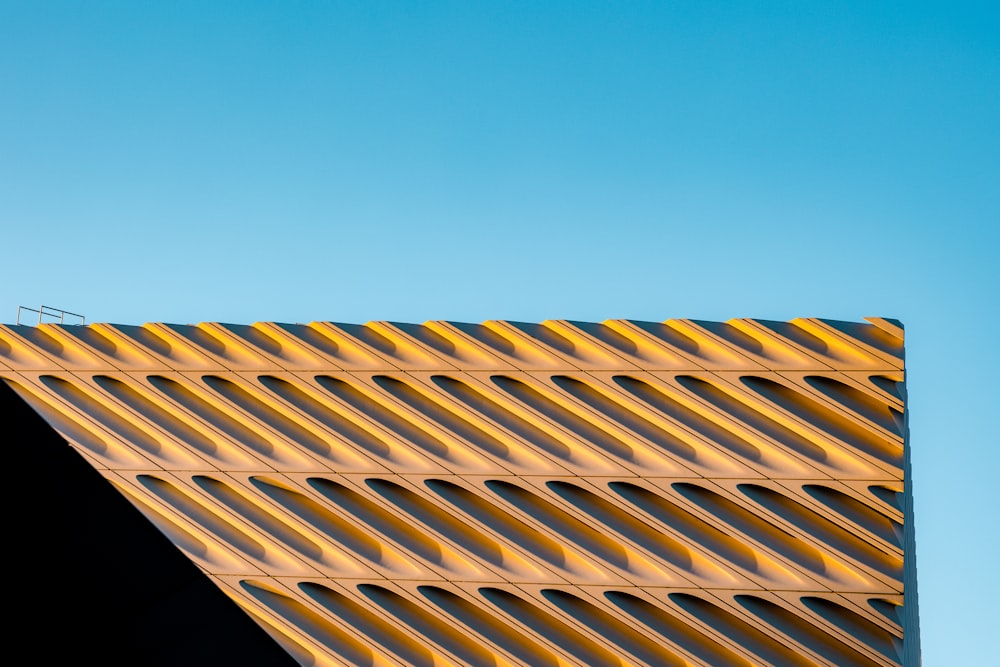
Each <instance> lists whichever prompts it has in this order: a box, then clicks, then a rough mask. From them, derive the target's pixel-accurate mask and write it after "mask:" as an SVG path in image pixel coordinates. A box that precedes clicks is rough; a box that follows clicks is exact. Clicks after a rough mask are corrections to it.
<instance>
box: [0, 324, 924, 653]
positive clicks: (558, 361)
mask: <svg viewBox="0 0 1000 667" xmlns="http://www.w3.org/2000/svg"><path fill="white" fill-rule="evenodd" d="M0 378H2V379H4V380H6V381H7V382H8V383H9V384H10V385H11V386H12V387H13V388H14V389H15V390H16V391H17V392H18V393H19V394H20V395H21V396H22V398H24V399H25V400H26V401H27V402H28V403H29V404H30V405H31V406H32V407H33V408H34V409H35V410H37V411H38V412H39V413H40V414H41V415H42V416H43V417H45V419H46V420H47V421H48V422H49V423H50V424H51V425H52V426H53V427H54V428H56V430H58V431H59V432H60V433H61V434H62V435H63V436H64V437H65V438H66V439H67V441H69V442H70V443H71V444H72V445H73V446H74V447H76V448H77V449H78V450H79V451H80V452H81V453H82V454H83V455H84V456H85V457H86V458H87V459H88V460H89V461H90V462H91V463H92V464H93V465H94V467H95V468H97V469H98V470H100V471H101V472H102V473H103V474H104V476H105V477H106V478H107V479H108V480H110V481H111V482H112V483H113V484H114V485H115V487H116V488H118V490H119V491H121V493H123V494H124V495H125V496H126V497H127V498H128V499H129V500H130V501H131V502H132V503H133V504H135V505H136V506H137V507H138V508H140V509H141V510H142V511H143V513H144V514H145V515H146V516H147V517H148V518H149V519H150V520H151V521H152V522H153V523H155V524H156V525H157V526H158V527H159V528H160V529H161V530H162V531H163V532H164V533H166V534H167V535H168V536H169V537H170V538H171V540H172V541H173V542H174V543H175V544H176V545H177V546H178V547H179V548H180V549H182V550H183V551H184V552H185V553H186V554H187V555H188V556H189V557H190V558H191V559H192V560H194V561H195V562H196V563H197V564H198V565H199V566H200V567H201V569H202V570H203V571H204V572H205V573H206V574H207V575H208V576H209V577H211V578H212V579H213V580H214V581H215V582H216V584H217V585H218V586H220V587H221V588H222V589H223V590H225V591H226V592H227V593H228V594H229V595H230V596H231V597H232V598H233V599H235V600H236V601H237V602H238V603H239V604H240V605H241V606H242V607H243V608H244V609H245V610H246V611H247V613H249V614H250V615H251V616H252V617H254V618H255V619H256V620H257V621H258V622H259V623H260V624H261V625H263V626H264V627H265V628H266V629H267V630H268V631H269V632H270V633H271V634H272V635H273V636H274V637H275V638H276V639H277V640H278V641H279V642H280V643H281V644H282V645H283V646H285V647H286V649H287V650H288V651H289V652H290V653H291V654H292V655H293V656H294V657H296V658H297V659H298V660H299V662H301V663H302V664H316V665H335V664H353V665H400V664H404V665H441V664H468V665H519V664H525V665H572V664H582V665H632V664H648V665H760V664H770V665H894V664H901V663H902V662H903V658H904V654H907V655H909V654H910V653H911V652H912V650H911V649H908V648H907V647H906V646H905V643H904V641H903V637H904V632H903V629H904V627H911V622H910V621H908V620H907V618H906V617H905V616H906V615H905V614H904V613H903V612H902V610H903V609H904V607H903V600H904V581H906V582H907V584H908V585H910V586H912V584H911V583H910V580H911V579H912V575H911V574H910V571H911V570H912V564H911V563H907V564H906V565H905V566H904V560H905V558H904V556H906V557H907V558H909V554H910V551H911V550H912V546H909V545H910V543H911V542H912V526H911V525H910V524H911V523H912V522H911V517H910V515H909V512H910V510H909V505H908V503H907V500H908V497H907V493H905V492H908V490H907V489H906V488H905V477H906V474H905V470H906V467H907V456H906V454H907V452H906V425H905V417H904V415H905V391H904V386H905V385H904V363H903V333H902V329H901V327H900V326H899V325H898V324H896V323H895V322H893V321H889V320H882V319H874V318H873V319H871V320H869V321H868V322H865V323H851V322H834V321H828V320H818V319H800V320H793V321H791V322H771V321H762V320H749V319H743V320H731V321H729V322H724V323H721V322H700V321H691V320H668V321H666V322H661V323H649V322H634V321H623V320H615V321H606V322H603V323H579V322H567V321H547V322H543V323H541V324H525V323H515V322H504V321H490V322H485V323H482V324H462V323H452V322H427V323H425V324H423V325H408V324H398V323H388V322H371V323H368V324H366V325H346V324H337V323H330V322H316V323H312V324H308V325H289V324H279V323H257V324H254V325H251V326H236V325H227V324H219V323H203V324H199V325H185V326H181V325H171V324H158V323H156V324H146V325H144V326H120V325H109V324H92V325H89V326H62V325H40V326H38V327H25V326H0ZM42 483H43V482H42ZM908 531H910V532H908ZM914 606H915V605H909V606H908V607H907V608H905V609H906V612H907V613H910V614H912V613H915V610H914V609H913V607H914ZM911 632H912V631H911ZM913 641H914V640H913V639H912V638H911V637H910V636H909V635H907V642H913Z"/></svg>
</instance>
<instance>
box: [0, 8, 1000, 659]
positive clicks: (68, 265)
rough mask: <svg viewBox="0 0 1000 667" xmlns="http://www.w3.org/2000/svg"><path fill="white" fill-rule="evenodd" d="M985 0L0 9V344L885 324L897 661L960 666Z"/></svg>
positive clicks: (990, 22)
mask: <svg viewBox="0 0 1000 667" xmlns="http://www.w3.org/2000/svg"><path fill="white" fill-rule="evenodd" d="M998 228H1000V3H996V2H978V3H972V2H960V1H950V2H919V1H910V2H870V1H868V2H802V1H801V0H798V1H791V0H790V1H788V2H696V1H691V2H665V1H659V2H589V1H586V0H574V1H573V2H561V1H557V0H547V1H545V2H517V1H508V2H493V3H477V2H469V1H466V2H457V1H456V2H413V3H402V2H401V3H395V2H376V1H369V2H361V1H357V2H333V1H331V2H294V1H291V0H287V1H284V2H251V1H242V2H223V1H213V2H204V1H197V2H187V1H183V0H182V1H171V2H160V3H149V2H125V1H123V2H102V1H98V0H90V1H87V2H84V1H79V2H56V1H45V0H30V1H24V2H21V1H11V0H0V231H2V236H0V239H2V240H0V244H2V245H0V247H2V248H3V255H2V261H0V271H2V280H0V321H2V322H13V321H14V319H15V316H16V311H17V306H19V305H25V306H31V307H37V306H39V305H47V306H54V307H59V308H64V309H67V310H70V311H73V312H78V313H83V314H85V315H86V316H87V319H88V321H103V322H116V323H129V324H139V323H143V322H147V321H167V322H176V323H195V322H200V321H225V322H240V323H249V322H254V321H262V320H278V321H287V322H310V321H316V320H333V321H340V322H354V323H362V322H367V321H370V320H397V321H405V322H422V321H425V320H430V319H450V320H461V321H466V322H478V321H482V320H485V319H512V320H522V321H539V320H544V319H557V318H566V319H579V320H591V321H599V320H603V319H608V318H630V319H643V320H664V319H668V318H672V317H686V318H696V319H697V318H700V319H716V320H725V319H728V318H731V317H760V318H769V319H789V318H793V317H798V316H817V317H826V318H833V319H848V320H858V319H860V318H862V317H864V316H885V317H894V318H898V319H900V320H902V321H903V323H904V324H905V326H906V330H907V354H908V357H907V365H908V376H907V385H908V390H909V394H910V405H909V407H910V426H911V431H912V440H911V443H912V447H913V464H914V475H913V480H914V484H915V487H914V488H915V492H916V530H917V558H918V571H919V580H920V605H921V623H922V637H923V647H924V664H925V665H926V666H928V667H953V666H956V665H961V666H964V665H988V664H996V636H995V633H996V627H997V622H998V620H1000V614H998V612H997V609H998V599H1000V576H998V571H1000V567H998V565H997V554H998V551H1000V528H998V516H1000V500H998V495H997V494H998V487H1000V454H998V451H1000V443H998V437H997V432H998V431H997V428H996V426H995V425H994V424H993V422H992V414H993V411H994V410H997V409H998V408H997V399H998V392H997V385H998V378H1000V368H998V360H1000V339H998V332H1000V268H998V266H997V254H998V251H1000V231H998Z"/></svg>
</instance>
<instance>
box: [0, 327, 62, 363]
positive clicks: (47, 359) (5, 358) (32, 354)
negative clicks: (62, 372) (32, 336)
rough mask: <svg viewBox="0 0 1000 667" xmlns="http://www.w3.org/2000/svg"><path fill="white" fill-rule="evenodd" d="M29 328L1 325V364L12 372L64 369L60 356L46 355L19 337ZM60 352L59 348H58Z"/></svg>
mask: <svg viewBox="0 0 1000 667" xmlns="http://www.w3.org/2000/svg"><path fill="white" fill-rule="evenodd" d="M22 328H25V329H27V328H31V327H27V326H17V325H7V324H0V363H2V364H3V365H4V367H5V368H9V369H11V370H22V369H23V370H36V369H39V368H47V369H49V370H54V369H59V368H62V367H61V366H60V365H59V363H58V361H57V360H58V359H59V357H58V355H55V354H52V355H51V356H50V355H49V354H45V353H44V352H43V351H42V349H41V348H39V347H38V346H37V345H35V344H34V343H33V342H31V341H30V340H28V339H26V338H24V337H23V336H20V335H18V332H19V331H20V330H21V329H22ZM56 349H57V350H58V348H56Z"/></svg>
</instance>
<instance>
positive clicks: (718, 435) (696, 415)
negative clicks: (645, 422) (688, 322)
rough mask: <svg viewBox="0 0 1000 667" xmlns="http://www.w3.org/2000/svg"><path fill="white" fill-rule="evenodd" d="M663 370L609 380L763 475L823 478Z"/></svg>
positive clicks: (784, 448)
mask: <svg viewBox="0 0 1000 667" xmlns="http://www.w3.org/2000/svg"><path fill="white" fill-rule="evenodd" d="M679 377H694V376H689V375H684V376H678V375H672V374H669V375H668V374H667V373H665V372H655V373H653V372H651V373H647V374H644V375H635V376H619V377H615V378H613V379H614V381H615V383H616V384H617V385H618V386H620V387H621V388H622V389H623V390H624V391H626V392H628V393H629V394H631V395H632V396H634V397H635V398H637V399H638V400H640V401H642V402H643V403H645V404H646V405H648V406H649V407H651V408H653V409H655V410H657V411H659V412H660V413H661V415H662V416H663V417H665V418H669V419H670V420H672V421H673V422H674V423H675V424H677V425H679V426H681V427H683V428H685V429H687V430H688V431H690V432H692V433H694V434H695V435H697V436H699V437H700V438H701V440H702V441H703V442H704V443H706V446H714V447H715V448H716V449H717V450H719V451H721V452H724V453H725V454H727V455H728V456H731V457H733V458H735V459H736V460H737V461H739V462H740V463H742V464H743V465H745V466H747V467H748V468H750V469H751V470H753V471H755V472H756V473H757V475H758V476H764V477H791V478H800V477H813V476H819V477H826V474H825V473H823V472H822V471H821V470H820V469H818V468H817V467H816V466H814V465H812V464H811V462H809V461H808V460H805V459H803V458H802V457H800V456H798V455H797V454H796V453H795V452H791V451H789V450H788V449H787V448H786V447H783V446H781V445H779V444H778V443H776V442H775V441H774V440H773V439H771V438H768V437H765V436H764V435H763V434H762V433H760V432H759V431H756V430H754V429H751V428H749V426H748V425H747V424H746V423H744V422H742V421H738V420H735V419H733V417H732V416H731V415H730V414H729V413H728V412H725V411H723V410H721V409H719V408H718V407H716V406H715V405H714V404H712V403H711V402H710V401H708V400H705V399H704V398H702V397H700V396H698V395H697V394H695V393H694V392H691V391H690V390H689V389H688V388H687V387H685V386H684V385H683V384H682V383H681V382H680V381H679V380H678V378H679Z"/></svg>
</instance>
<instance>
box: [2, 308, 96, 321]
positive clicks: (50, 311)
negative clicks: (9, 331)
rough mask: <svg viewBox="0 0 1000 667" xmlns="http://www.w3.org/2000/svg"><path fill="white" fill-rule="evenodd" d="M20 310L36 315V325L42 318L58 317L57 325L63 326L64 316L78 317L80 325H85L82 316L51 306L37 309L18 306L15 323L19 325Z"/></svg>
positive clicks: (84, 319) (85, 319)
mask: <svg viewBox="0 0 1000 667" xmlns="http://www.w3.org/2000/svg"><path fill="white" fill-rule="evenodd" d="M22 310H27V311H30V312H32V313H38V323H39V324H41V323H42V317H53V318H54V317H58V318H59V324H65V320H66V316H67V315H72V316H73V317H79V318H80V324H86V323H87V318H85V317H84V316H83V315H80V314H79V313H71V312H69V311H68V310H63V309H62V308H53V307H52V306H39V307H38V308H29V307H28V306H18V307H17V322H16V324H20V323H21V311H22Z"/></svg>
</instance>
